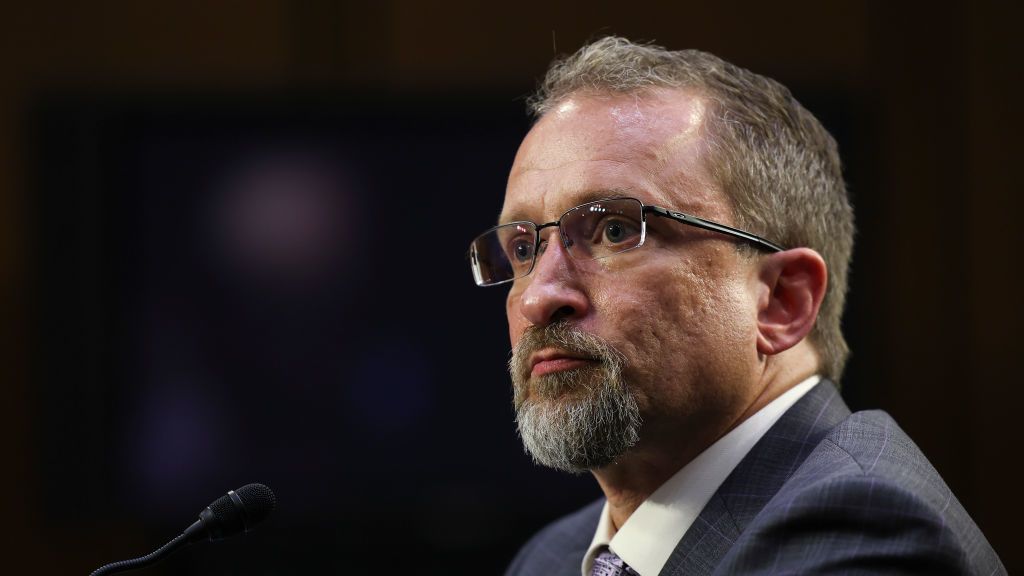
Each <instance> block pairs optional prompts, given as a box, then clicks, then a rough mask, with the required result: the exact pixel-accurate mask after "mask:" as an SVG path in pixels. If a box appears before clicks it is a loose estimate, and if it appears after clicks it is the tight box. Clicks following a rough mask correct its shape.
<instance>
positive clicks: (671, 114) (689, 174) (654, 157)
mask: <svg viewBox="0 0 1024 576" xmlns="http://www.w3.org/2000/svg"><path fill="white" fill-rule="evenodd" d="M706 115H707V101H706V100H705V99H704V98H702V97H700V96H698V95H695V94H690V93H687V92H684V91H681V90H668V89H661V90H659V91H648V92H643V93H630V94H618V95H598V96H595V95H574V96H570V97H568V98H566V99H564V100H562V101H561V102H559V103H558V104H557V105H555V106H554V107H553V108H552V109H551V110H549V111H548V112H547V113H546V114H545V115H544V116H543V117H542V118H541V119H540V120H539V121H538V122H537V123H536V124H535V125H534V127H533V129H531V130H530V132H529V134H527V136H526V138H525V139H524V140H523V142H522V144H521V145H520V148H519V151H518V153H517V154H516V158H515V161H514V163H513V166H512V170H511V172H510V174H509V181H508V187H507V189H506V195H505V202H504V207H503V209H502V214H501V217H500V220H501V221H502V222H508V221H513V220H534V221H537V220H539V219H548V220H551V219H554V218H557V216H558V215H559V214H561V213H562V212H564V211H565V210H568V209H569V208H571V207H572V206H575V205H578V204H580V203H583V202H587V201H590V200H595V199H598V198H607V197H611V196H632V197H636V198H639V199H640V200H642V201H643V202H644V203H647V204H660V205H668V206H671V207H675V208H677V209H696V207H700V208H701V210H700V211H701V212H703V213H705V214H707V210H706V209H705V208H706V205H707V204H714V203H720V202H721V195H720V193H717V187H716V186H713V185H712V184H713V183H712V182H711V178H710V176H709V171H708V170H707V169H706V167H705V165H704V164H705V163H704V159H703V156H704V154H705V149H706V145H705V138H706V134H705V133H706V126H705V123H706ZM707 215H708V216H711V215H712V214H707ZM714 215H717V214H714Z"/></svg>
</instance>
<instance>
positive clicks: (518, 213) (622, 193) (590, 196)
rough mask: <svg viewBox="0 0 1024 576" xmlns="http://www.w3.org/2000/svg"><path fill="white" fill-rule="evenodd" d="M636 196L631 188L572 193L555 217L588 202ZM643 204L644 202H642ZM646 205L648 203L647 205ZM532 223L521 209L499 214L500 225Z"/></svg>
mask: <svg viewBox="0 0 1024 576" xmlns="http://www.w3.org/2000/svg"><path fill="white" fill-rule="evenodd" d="M635 196H636V190H633V189H630V188H596V189H594V188H589V189H582V190H578V191H576V192H572V193H570V194H569V195H568V204H567V205H566V206H564V207H563V208H562V210H561V211H559V212H558V214H557V215H556V216H555V218H558V216H561V215H562V214H564V213H565V211H566V210H569V209H570V208H573V207H574V206H579V205H580V204H586V203H588V202H595V201H597V200H605V199H608V198H626V197H628V198H633V197H635ZM641 202H642V200H641ZM645 204H646V203H645ZM524 221H525V222H532V220H530V218H529V217H528V216H526V213H525V212H524V211H522V210H520V209H516V210H513V211H512V212H510V213H509V214H508V215H506V216H505V217H502V215H501V214H498V220H497V222H498V225H499V226H500V225H502V224H508V223H509V222H524ZM536 224H543V222H536Z"/></svg>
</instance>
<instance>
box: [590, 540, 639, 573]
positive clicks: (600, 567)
mask: <svg viewBox="0 0 1024 576" xmlns="http://www.w3.org/2000/svg"><path fill="white" fill-rule="evenodd" d="M590 576H640V575H639V574H637V573H636V570H633V569H632V568H630V567H629V566H627V565H626V563H625V562H623V561H622V558H619V557H618V556H617V555H616V554H615V552H612V551H611V550H609V549H608V548H607V547H605V548H602V549H601V553H600V554H598V555H597V558H594V565H593V566H592V567H591V568H590Z"/></svg>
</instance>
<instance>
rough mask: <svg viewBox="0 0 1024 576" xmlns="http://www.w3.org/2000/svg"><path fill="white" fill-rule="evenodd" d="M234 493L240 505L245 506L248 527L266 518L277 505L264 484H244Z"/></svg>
mask: <svg viewBox="0 0 1024 576" xmlns="http://www.w3.org/2000/svg"><path fill="white" fill-rule="evenodd" d="M235 494H238V498H239V499H241V500H242V506H244V507H245V515H246V523H247V524H248V525H249V527H252V526H255V525H257V524H259V523H260V522H263V521H264V520H266V519H267V516H270V513H271V512H273V511H274V508H275V507H276V506H277V499H276V498H274V493H273V492H272V491H271V490H270V488H268V487H267V485H266V484H259V483H253V484H246V485H245V486H242V487H241V488H239V489H238V490H235Z"/></svg>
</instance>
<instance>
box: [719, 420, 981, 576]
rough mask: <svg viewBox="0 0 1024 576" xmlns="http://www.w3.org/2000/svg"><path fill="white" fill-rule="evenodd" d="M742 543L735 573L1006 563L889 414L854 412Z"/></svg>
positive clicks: (972, 568) (957, 568)
mask: <svg viewBox="0 0 1024 576" xmlns="http://www.w3.org/2000/svg"><path fill="white" fill-rule="evenodd" d="M740 540H741V541H742V542H737V544H738V545H737V546H735V547H734V548H733V551H734V552H736V553H735V554H730V558H728V559H726V562H725V563H724V564H725V565H727V566H729V567H730V568H729V569H730V570H731V571H735V572H745V573H749V572H758V571H760V570H764V569H766V568H767V567H769V566H770V567H772V569H771V570H768V571H769V572H786V571H787V570H788V569H789V568H791V567H792V568H794V569H797V568H798V569H799V570H808V569H810V571H812V572H821V573H827V572H832V571H834V572H850V571H853V572H857V571H866V572H873V573H885V572H901V573H905V572H908V571H909V572H919V573H928V574H965V573H966V574H970V573H986V574H989V573H993V572H995V573H998V572H999V569H1000V568H1001V564H1000V563H999V559H998V557H997V556H996V555H995V552H994V551H993V550H992V548H991V547H990V546H989V545H988V542H987V541H985V538H984V536H982V534H981V531H980V530H979V529H978V527H977V526H976V525H975V524H974V522H973V521H972V520H971V518H970V516H968V514H967V513H966V511H965V510H964V509H963V507H962V506H961V505H960V502H959V501H957V499H956V497H955V496H954V495H953V493H952V492H951V491H950V489H949V487H948V486H947V485H946V484H945V482H943V480H942V478H941V477H940V476H939V474H938V472H937V471H936V470H935V469H934V468H933V467H932V465H931V464H930V463H929V462H928V459H927V458H925V456H924V454H922V453H921V451H920V450H919V449H918V447H917V446H916V445H915V444H914V442H913V441H912V440H911V439H910V438H909V437H908V436H907V435H906V434H905V433H904V432H903V430H901V429H900V427H899V426H898V425H897V424H896V422H895V421H894V420H893V419H892V418H891V417H890V416H889V415H888V414H886V413H884V412H881V411H869V412H858V413H856V414H852V415H850V416H849V417H848V418H846V419H845V420H843V421H842V422H841V423H839V424H838V425H837V426H835V427H834V428H832V429H831V430H830V431H829V433H828V434H827V435H825V437H824V438H823V439H822V440H821V441H820V442H818V443H817V445H816V446H815V447H814V448H813V449H812V450H811V452H810V454H809V455H808V457H807V458H806V459H805V460H804V461H803V463H802V464H801V465H800V466H799V467H798V468H797V469H796V470H795V471H794V472H793V474H792V475H791V476H790V477H789V479H788V480H787V481H786V482H785V483H784V484H783V486H782V487H781V489H780V490H779V491H778V493H777V494H776V495H775V497H773V498H772V499H771V500H770V501H769V502H768V504H767V505H766V506H765V507H764V509H763V510H762V511H761V512H760V513H759V514H758V515H757V517H756V518H755V519H754V520H753V521H752V522H751V524H750V525H749V526H748V527H747V529H746V530H744V533H743V535H742V536H741V538H740ZM758 566H760V567H761V568H760V569H757V568H756V567H758Z"/></svg>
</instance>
